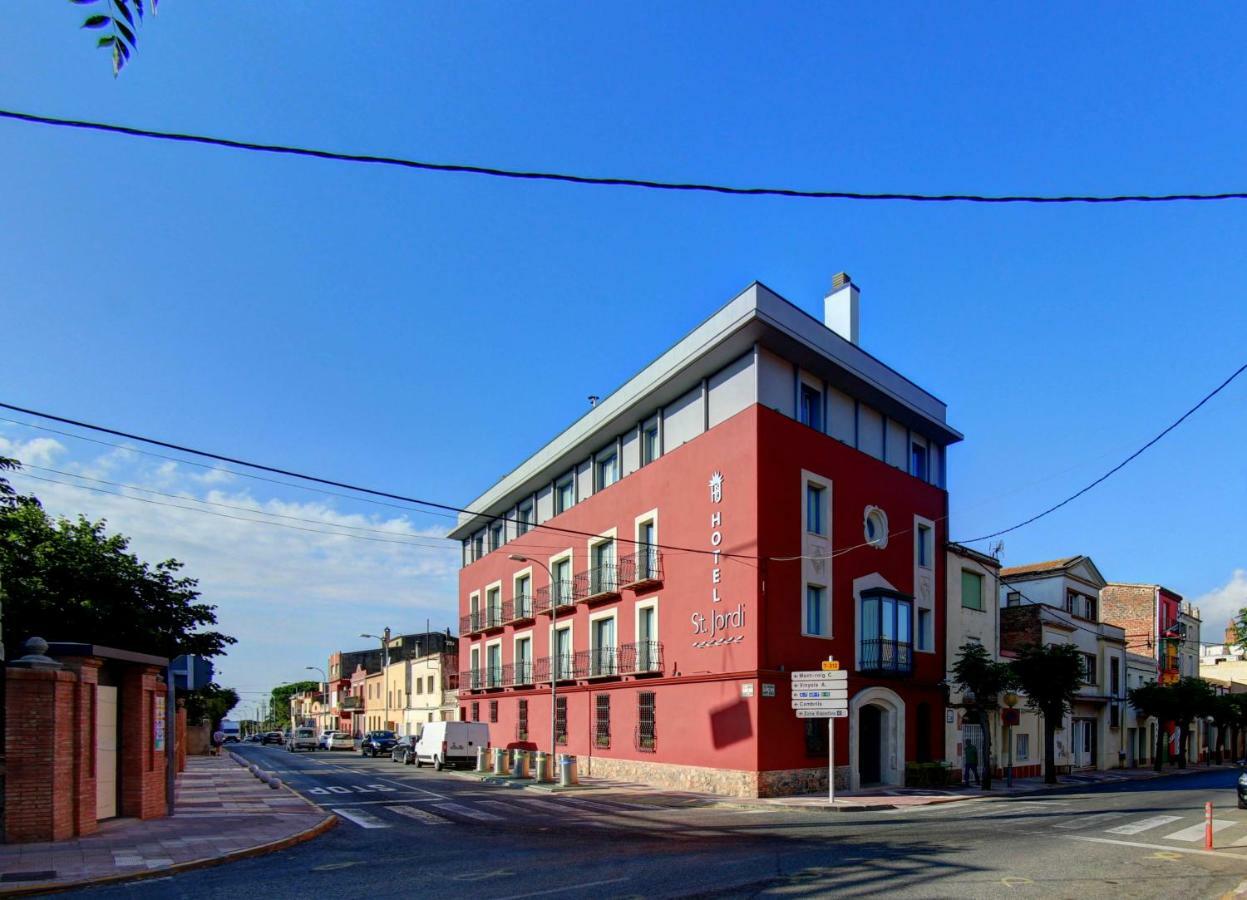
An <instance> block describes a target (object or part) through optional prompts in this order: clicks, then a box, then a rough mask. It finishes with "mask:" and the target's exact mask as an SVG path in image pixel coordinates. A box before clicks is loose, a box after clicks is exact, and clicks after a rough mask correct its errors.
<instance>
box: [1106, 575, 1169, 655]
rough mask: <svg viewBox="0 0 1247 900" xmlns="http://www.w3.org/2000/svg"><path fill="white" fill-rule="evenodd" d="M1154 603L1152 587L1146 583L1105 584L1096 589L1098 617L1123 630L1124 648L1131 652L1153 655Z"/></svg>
mask: <svg viewBox="0 0 1247 900" xmlns="http://www.w3.org/2000/svg"><path fill="white" fill-rule="evenodd" d="M1154 604H1155V588H1152V587H1150V586H1148V585H1135V584H1109V585H1105V586H1104V587H1103V588H1101V589H1100V619H1101V621H1104V622H1110V623H1112V624H1113V625H1116V626H1118V627H1119V628H1121V629H1123V630H1124V631H1125V632H1126V649H1127V650H1129V651H1130V652H1131V653H1142V654H1143V655H1144V656H1151V657H1155V656H1156V646H1155V643H1154V641H1153V638H1154V637H1155V635H1154V634H1153V632H1154V631H1155V630H1156V607H1155V605H1154ZM1149 642H1152V646H1148V644H1149Z"/></svg>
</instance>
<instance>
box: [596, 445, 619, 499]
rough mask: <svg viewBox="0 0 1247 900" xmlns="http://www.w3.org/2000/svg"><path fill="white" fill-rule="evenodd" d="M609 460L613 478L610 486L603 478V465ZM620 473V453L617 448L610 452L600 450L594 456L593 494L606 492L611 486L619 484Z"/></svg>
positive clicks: (612, 448)
mask: <svg viewBox="0 0 1247 900" xmlns="http://www.w3.org/2000/svg"><path fill="white" fill-rule="evenodd" d="M607 460H610V461H611V469H612V476H613V477H612V478H611V481H610V484H606V483H605V480H604V479H603V478H602V464H603V463H605V462H606V461H607ZM620 477H621V476H620V471H619V451H618V450H617V449H616V448H615V447H611V449H609V450H600V451H598V452H597V453H595V454H593V492H594V493H597V492H598V491H601V490H605V489H606V488H608V487H610V486H611V484H617V483H618V482H619V479H620Z"/></svg>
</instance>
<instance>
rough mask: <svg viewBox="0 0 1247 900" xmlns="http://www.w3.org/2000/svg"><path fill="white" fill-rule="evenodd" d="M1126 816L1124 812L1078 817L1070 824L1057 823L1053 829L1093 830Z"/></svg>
mask: <svg viewBox="0 0 1247 900" xmlns="http://www.w3.org/2000/svg"><path fill="white" fill-rule="evenodd" d="M1124 815H1126V814H1125V813H1122V812H1105V813H1096V814H1095V815H1091V816H1078V817H1077V818H1075V819H1072V820H1071V821H1069V822H1057V823H1056V824H1054V825H1053V826H1052V827H1053V828H1091V827H1092V826H1094V825H1103V824H1104V823H1105V822H1107V821H1109V820H1110V819H1120V818H1121V817H1122V816H1124Z"/></svg>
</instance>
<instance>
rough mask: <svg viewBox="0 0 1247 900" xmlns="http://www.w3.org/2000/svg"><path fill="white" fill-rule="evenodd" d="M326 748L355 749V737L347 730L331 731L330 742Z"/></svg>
mask: <svg viewBox="0 0 1247 900" xmlns="http://www.w3.org/2000/svg"><path fill="white" fill-rule="evenodd" d="M325 749H326V750H354V749H355V739H354V738H353V737H351V736H350V735H349V734H347V733H346V732H345V731H331V732H329V743H328V745H327V746H326V747H325Z"/></svg>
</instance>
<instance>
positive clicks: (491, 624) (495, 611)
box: [481, 603, 506, 631]
mask: <svg viewBox="0 0 1247 900" xmlns="http://www.w3.org/2000/svg"><path fill="white" fill-rule="evenodd" d="M505 605H506V604H503V603H493V604H490V605H489V606H486V607H485V622H484V624H483V625H482V627H481V630H482V631H497V630H499V629H501V628H502V625H503V623H504V622H505V621H506V617H505V616H504V615H503V612H504V611H503V607H504V606H505Z"/></svg>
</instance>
